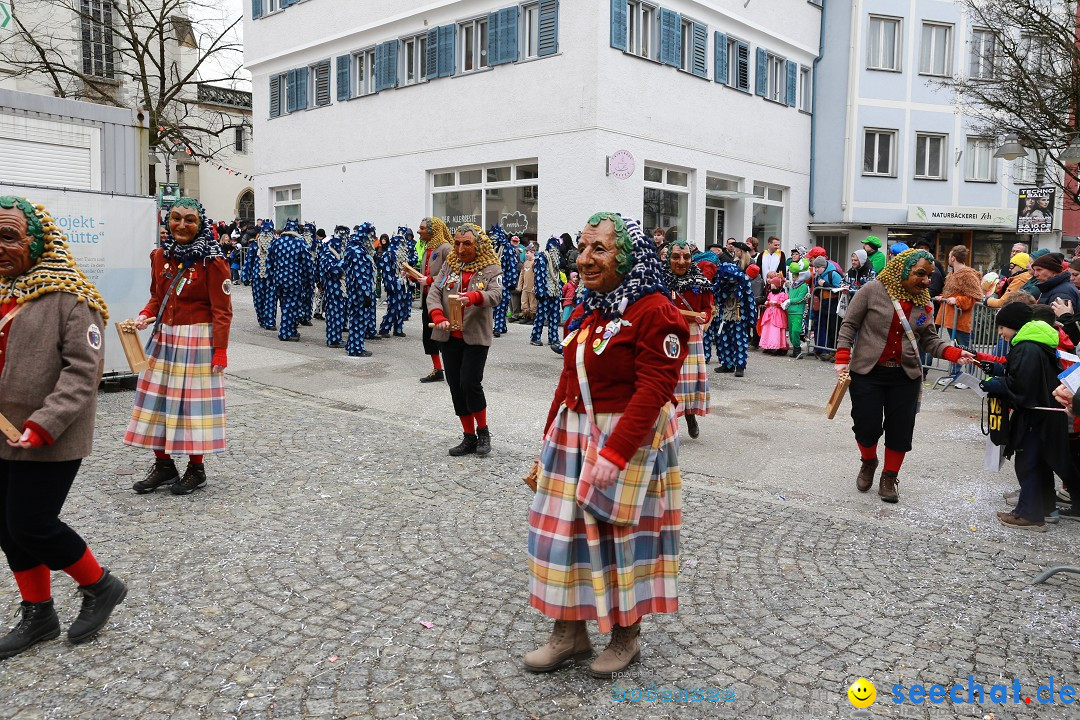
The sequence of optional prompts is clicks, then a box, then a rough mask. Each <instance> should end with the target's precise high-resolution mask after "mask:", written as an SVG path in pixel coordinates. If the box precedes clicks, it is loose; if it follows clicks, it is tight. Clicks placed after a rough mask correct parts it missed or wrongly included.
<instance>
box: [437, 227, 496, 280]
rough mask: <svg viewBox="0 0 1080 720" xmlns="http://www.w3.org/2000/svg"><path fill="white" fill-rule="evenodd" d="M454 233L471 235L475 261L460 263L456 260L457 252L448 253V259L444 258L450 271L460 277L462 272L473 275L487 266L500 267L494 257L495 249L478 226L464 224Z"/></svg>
mask: <svg viewBox="0 0 1080 720" xmlns="http://www.w3.org/2000/svg"><path fill="white" fill-rule="evenodd" d="M456 233H472V236H473V237H474V238H476V259H475V260H473V261H472V262H471V263H462V262H461V260H459V259H458V256H457V250H456V249H454V250H451V251H450V257H448V258H446V264H447V265H449V266H450V269H451V270H452V271H453V272H454V273H455V274H458V275H460V274H461V273H463V272H467V273H473V272H477V271H479V270H483V269H484V268H486V267H488V266H489V265H498V266H499V267H500V268H501V267H502V263H501V262H499V258H498V256H496V255H495V248H494V247H493V246H492V244H491V238H489V237H488V236H487V233H486V232H484V229H483V228H482V227H480V226H479V225H475V224H473V223H465V224H464V225H459V226H458V229H457V230H456V232H455V234H456Z"/></svg>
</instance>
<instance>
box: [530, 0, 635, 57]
mask: <svg viewBox="0 0 1080 720" xmlns="http://www.w3.org/2000/svg"><path fill="white" fill-rule="evenodd" d="M622 8H623V12H626V3H623V4H622ZM538 15H539V21H540V29H539V32H538V35H539V38H538V42H537V47H536V54H537V55H538V56H539V57H544V56H546V55H554V54H555V53H557V52H559V0H540V12H539V13H538ZM622 37H623V44H626V32H625V31H623V34H622Z"/></svg>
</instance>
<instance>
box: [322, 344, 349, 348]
mask: <svg viewBox="0 0 1080 720" xmlns="http://www.w3.org/2000/svg"><path fill="white" fill-rule="evenodd" d="M326 347H332V348H343V347H345V343H330V344H329V345H327V346H326Z"/></svg>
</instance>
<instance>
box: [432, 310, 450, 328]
mask: <svg viewBox="0 0 1080 720" xmlns="http://www.w3.org/2000/svg"><path fill="white" fill-rule="evenodd" d="M428 314H429V315H431V322H433V323H435V324H436V325H438V324H439V323H441V322H446V313H444V312H443V311H442V308H431V311H430V312H429V313H428Z"/></svg>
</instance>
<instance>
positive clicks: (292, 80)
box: [285, 70, 296, 112]
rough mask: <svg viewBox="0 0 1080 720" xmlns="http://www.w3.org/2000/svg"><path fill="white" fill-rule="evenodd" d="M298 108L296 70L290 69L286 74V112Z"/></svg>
mask: <svg viewBox="0 0 1080 720" xmlns="http://www.w3.org/2000/svg"><path fill="white" fill-rule="evenodd" d="M295 109H296V71H295V70H290V71H289V72H287V73H286V74H285V112H292V111H293V110H295Z"/></svg>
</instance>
